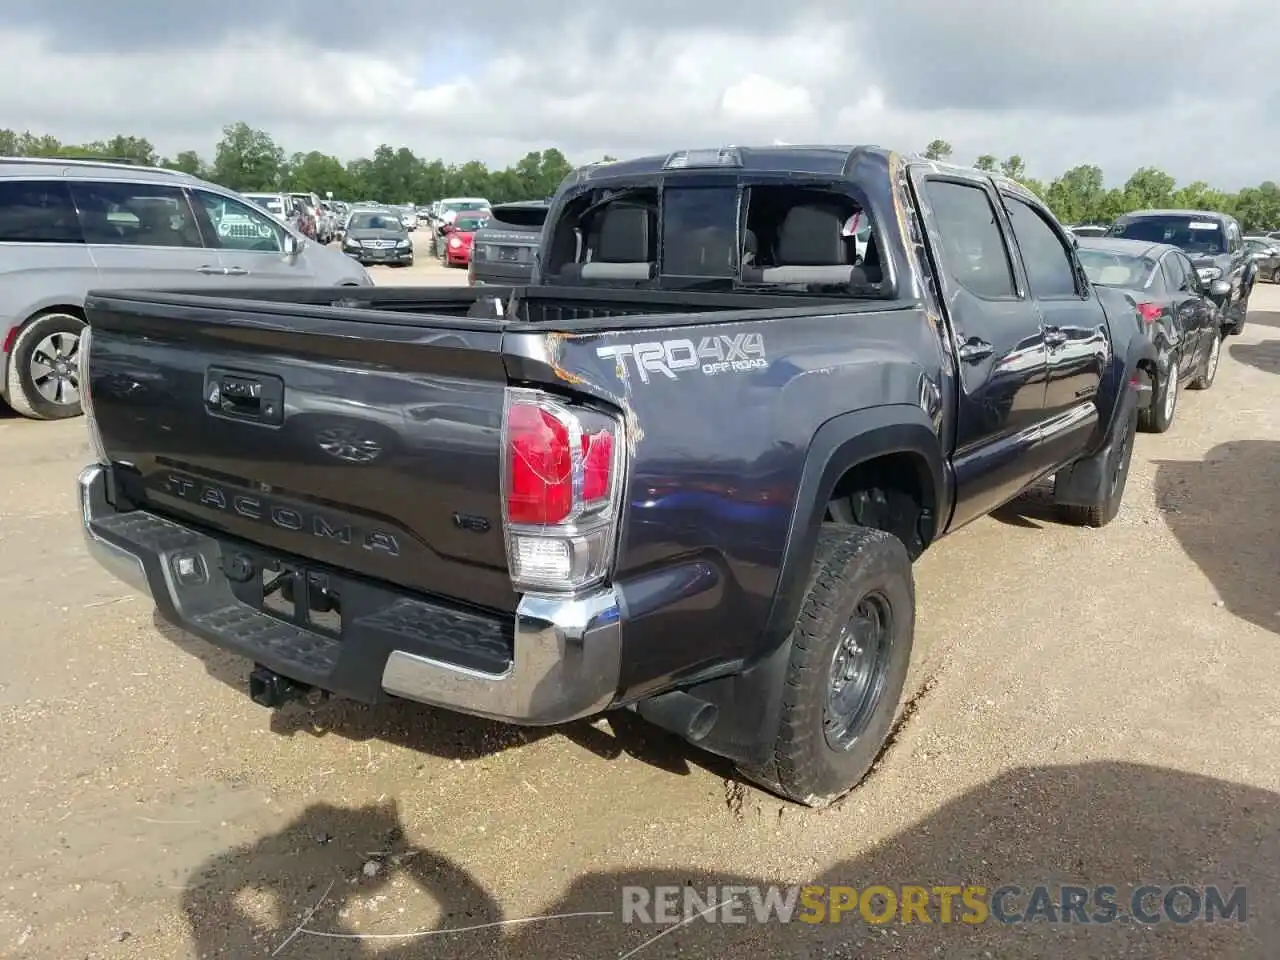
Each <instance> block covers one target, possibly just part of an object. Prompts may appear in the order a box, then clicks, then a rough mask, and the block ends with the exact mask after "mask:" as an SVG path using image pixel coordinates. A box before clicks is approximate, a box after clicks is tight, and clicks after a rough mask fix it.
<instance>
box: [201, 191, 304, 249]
mask: <svg viewBox="0 0 1280 960" xmlns="http://www.w3.org/2000/svg"><path fill="white" fill-rule="evenodd" d="M241 196H242V197H244V198H245V199H246V200H248V201H249V202H250V203H255V204H257V205H258V206H259V207H261V208H262V209H263V210H265V211H267V213H269V214H271V215H272V216H273V217H275V218H276V219H278V220H283V221H284V222H285V223H287V224H288V225H289V226H291V227H293V228H294V229H295V230H297V231H298V232H299V233H300V234H302V235H303V236H304V237H310V238H312V239H314V238H315V223H314V222H313V220H312V218H311V216H310V215H309V214H308V213H307V209H306V207H305V206H304V205H302V204H300V203H299V202H298V201H297V200H295V199H294V198H293V197H292V196H290V195H289V194H287V193H243V194H241ZM235 219H236V218H235V217H232V216H228V217H227V218H226V219H224V220H223V221H222V226H223V228H224V229H228V230H230V229H235V228H234V227H233V226H232V224H233V223H234V221H235ZM239 229H241V230H245V231H254V230H256V229H257V227H256V226H254V225H253V224H252V223H251V222H249V221H244V222H243V223H242V224H240V225H239Z"/></svg>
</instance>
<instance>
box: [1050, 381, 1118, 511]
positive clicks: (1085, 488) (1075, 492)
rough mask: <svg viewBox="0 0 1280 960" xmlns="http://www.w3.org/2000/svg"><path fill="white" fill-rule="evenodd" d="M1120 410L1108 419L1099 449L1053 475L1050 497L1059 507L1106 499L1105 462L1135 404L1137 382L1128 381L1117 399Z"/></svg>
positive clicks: (1081, 504) (1106, 475) (1109, 476)
mask: <svg viewBox="0 0 1280 960" xmlns="http://www.w3.org/2000/svg"><path fill="white" fill-rule="evenodd" d="M1120 404H1121V406H1120V410H1119V411H1117V414H1116V416H1115V418H1114V419H1113V420H1112V421H1111V432H1110V434H1109V435H1108V436H1107V442H1106V443H1104V444H1103V445H1102V449H1100V450H1098V451H1096V452H1095V453H1094V454H1093V455H1092V456H1088V457H1082V458H1081V459H1079V460H1077V461H1076V462H1075V463H1073V464H1071V465H1070V466H1067V467H1064V468H1062V469H1061V470H1059V471H1058V473H1057V474H1056V475H1055V476H1054V478H1053V500H1054V502H1055V503H1057V504H1060V505H1062V506H1073V507H1091V506H1094V505H1095V504H1098V503H1101V502H1102V501H1104V500H1105V499H1106V498H1107V489H1108V483H1109V482H1110V478H1111V473H1110V470H1108V464H1109V463H1110V462H1111V454H1112V451H1113V450H1114V449H1115V446H1116V444H1117V443H1119V442H1120V440H1121V439H1122V437H1123V435H1124V431H1125V430H1126V429H1128V426H1129V422H1130V420H1131V419H1132V418H1133V414H1134V410H1135V408H1136V407H1137V404H1138V382H1137V381H1136V380H1130V382H1129V385H1128V388H1127V389H1126V390H1125V391H1124V394H1123V395H1122V396H1121V398H1120Z"/></svg>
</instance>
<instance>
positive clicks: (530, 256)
mask: <svg viewBox="0 0 1280 960" xmlns="http://www.w3.org/2000/svg"><path fill="white" fill-rule="evenodd" d="M550 206H551V205H550V202H549V201H547V200H521V201H516V202H514V203H499V204H495V205H494V206H493V207H491V208H490V210H489V220H488V222H486V223H485V225H484V226H483V227H481V228H480V229H479V230H477V231H476V236H475V240H474V242H473V244H472V248H471V265H470V270H469V271H468V277H469V280H470V282H471V284H472V285H473V286H476V285H483V284H486V283H495V284H499V285H502V284H507V285H510V284H522V283H528V282H529V280H530V278H531V277H532V276H533V262H534V259H535V256H536V254H537V252H538V243H539V241H540V240H541V239H542V225H543V223H545V222H546V219H547V210H549V209H550Z"/></svg>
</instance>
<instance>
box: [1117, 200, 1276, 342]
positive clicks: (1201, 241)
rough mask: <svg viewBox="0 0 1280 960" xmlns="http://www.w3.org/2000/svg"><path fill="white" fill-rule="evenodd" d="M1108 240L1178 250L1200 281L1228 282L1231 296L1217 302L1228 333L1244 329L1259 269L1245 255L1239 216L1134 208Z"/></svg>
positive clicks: (1228, 295) (1195, 211) (1120, 218)
mask: <svg viewBox="0 0 1280 960" xmlns="http://www.w3.org/2000/svg"><path fill="white" fill-rule="evenodd" d="M1107 236H1109V237H1122V238H1124V239H1127V240H1145V241H1147V242H1148V243H1167V244H1172V245H1173V246H1175V247H1178V248H1179V249H1180V250H1182V252H1183V253H1185V254H1186V255H1187V256H1188V257H1190V258H1191V262H1192V263H1193V264H1194V265H1195V268H1196V272H1197V273H1198V274H1199V276H1200V279H1201V280H1203V281H1205V282H1206V283H1212V282H1213V281H1214V280H1225V281H1226V282H1227V284H1228V287H1229V292H1228V293H1226V294H1224V295H1223V296H1222V297H1221V298H1220V299H1219V300H1218V301H1217V303H1218V307H1219V309H1221V310H1222V313H1223V316H1224V317H1225V318H1226V320H1227V324H1228V326H1227V333H1228V334H1232V335H1234V334H1239V333H1241V332H1242V331H1243V330H1244V324H1245V320H1246V319H1247V317H1248V313H1249V295H1250V294H1251V293H1252V292H1253V284H1254V280H1255V279H1256V278H1257V268H1256V267H1255V266H1254V263H1253V258H1252V257H1250V256H1249V255H1248V254H1247V253H1245V249H1244V238H1243V237H1242V236H1241V232H1240V224H1239V223H1238V222H1237V221H1236V219H1235V217H1230V216H1227V215H1226V214H1225V213H1214V212H1212V211H1206V210H1135V211H1134V212H1133V213H1126V214H1125V215H1124V216H1122V217H1119V218H1118V219H1117V220H1116V222H1115V223H1113V224H1112V225H1111V228H1110V229H1109V230H1108V231H1107Z"/></svg>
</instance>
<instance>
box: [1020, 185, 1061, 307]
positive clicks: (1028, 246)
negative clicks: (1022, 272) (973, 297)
mask: <svg viewBox="0 0 1280 960" xmlns="http://www.w3.org/2000/svg"><path fill="white" fill-rule="evenodd" d="M1005 208H1006V209H1007V210H1008V211H1009V223H1010V224H1011V225H1012V227H1013V238H1014V240H1016V241H1017V243H1018V249H1019V250H1021V251H1022V262H1023V265H1024V266H1026V268H1027V283H1029V284H1030V285H1031V295H1032V296H1034V297H1046V298H1048V297H1074V296H1077V295H1078V291H1077V290H1076V271H1075V267H1074V266H1072V262H1071V254H1070V253H1069V252H1068V251H1067V247H1066V245H1065V244H1064V243H1063V242H1062V239H1061V238H1060V237H1059V236H1058V233H1057V231H1056V230H1054V229H1053V227H1051V226H1049V223H1048V221H1046V220H1045V218H1044V217H1043V216H1041V214H1040V211H1039V210H1037V209H1035V208H1034V207H1033V206H1031V205H1030V204H1028V203H1025V202H1024V201H1022V200H1019V199H1018V198H1017V197H1010V196H1006V197H1005Z"/></svg>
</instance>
